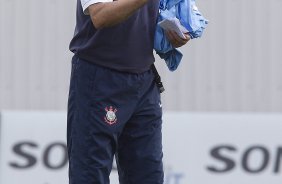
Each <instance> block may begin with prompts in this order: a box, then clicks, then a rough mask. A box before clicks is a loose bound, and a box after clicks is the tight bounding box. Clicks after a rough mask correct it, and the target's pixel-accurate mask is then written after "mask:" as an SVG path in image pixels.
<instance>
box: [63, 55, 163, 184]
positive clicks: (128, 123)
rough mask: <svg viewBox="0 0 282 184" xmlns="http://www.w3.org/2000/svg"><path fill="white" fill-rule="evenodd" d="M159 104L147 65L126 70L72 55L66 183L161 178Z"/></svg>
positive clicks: (144, 183)
mask: <svg viewBox="0 0 282 184" xmlns="http://www.w3.org/2000/svg"><path fill="white" fill-rule="evenodd" d="M161 127H162V108H161V102H160V93H159V90H158V88H157V86H156V84H155V82H154V74H153V72H152V71H151V70H149V71H146V72H144V73H141V74H132V73H124V72H119V71H115V70H111V69H108V68H104V67H100V66H97V65H95V64H92V63H89V62H87V61H84V60H82V59H80V58H78V57H77V56H74V57H73V59H72V73H71V82H70V90H69V101H68V128H67V146H68V155H69V183H70V184H109V175H110V172H111V169H112V162H113V157H114V155H115V156H116V161H117V167H118V173H119V181H120V184H163V164H162V157H163V153H162V134H161Z"/></svg>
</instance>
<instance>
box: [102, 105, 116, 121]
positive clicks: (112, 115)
mask: <svg viewBox="0 0 282 184" xmlns="http://www.w3.org/2000/svg"><path fill="white" fill-rule="evenodd" d="M105 111H106V116H105V117H104V120H105V122H106V123H108V124H109V125H112V124H115V123H116V122H117V116H116V112H117V109H116V108H113V107H112V106H110V107H109V108H108V107H106V108H105Z"/></svg>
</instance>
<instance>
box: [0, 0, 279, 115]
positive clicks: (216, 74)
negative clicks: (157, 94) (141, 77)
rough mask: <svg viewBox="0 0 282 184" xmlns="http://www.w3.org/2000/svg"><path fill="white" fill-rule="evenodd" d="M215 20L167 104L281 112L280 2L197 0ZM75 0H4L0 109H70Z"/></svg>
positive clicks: (167, 79)
mask: <svg viewBox="0 0 282 184" xmlns="http://www.w3.org/2000/svg"><path fill="white" fill-rule="evenodd" d="M197 2H198V6H199V9H200V10H201V11H202V13H203V14H204V15H205V16H206V17H207V18H208V19H209V20H210V24H209V26H208V28H207V30H206V32H205V34H204V36H203V38H201V39H199V40H193V41H191V43H189V44H188V45H187V46H185V47H184V48H183V49H182V50H183V52H184V55H185V56H184V59H183V61H182V63H181V65H180V68H179V69H178V71H176V72H174V73H171V72H169V71H168V70H167V68H166V66H165V65H164V63H163V62H162V61H160V60H159V59H157V63H158V64H157V65H158V68H160V73H162V78H163V80H164V83H165V87H166V92H165V94H164V95H163V101H164V107H165V108H166V109H167V110H189V111H265V112H275V111H279V112H282V72H281V69H282V59H281V58H282V52H281V46H282V44H281V43H282V35H281V32H282V24H281V17H282V11H281V9H282V1H281V0H268V1H267V2H266V1H264V0H236V1H235V0H198V1H197ZM75 5H76V2H75V0H69V1H67V0H41V1H37V0H25V1H21V0H0V109H57V110H59V109H66V101H67V90H68V83H69V82H68V80H69V79H68V78H69V72H70V58H71V53H70V52H69V51H68V43H69V41H70V39H71V37H72V34H73V30H74V24H75Z"/></svg>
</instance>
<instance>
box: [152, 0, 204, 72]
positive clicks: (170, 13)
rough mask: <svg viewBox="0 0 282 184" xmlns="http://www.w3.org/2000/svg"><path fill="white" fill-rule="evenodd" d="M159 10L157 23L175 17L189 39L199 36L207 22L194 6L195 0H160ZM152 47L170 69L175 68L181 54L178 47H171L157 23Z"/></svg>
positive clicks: (173, 69)
mask: <svg viewBox="0 0 282 184" xmlns="http://www.w3.org/2000/svg"><path fill="white" fill-rule="evenodd" d="M159 11H160V12H159V17H158V23H159V22H161V21H162V20H165V19H170V18H174V17H176V18H178V19H179V21H180V23H181V24H182V25H183V26H184V27H185V28H186V29H187V30H188V31H189V32H188V34H189V35H190V37H191V39H194V38H198V37H201V36H202V34H203V31H204V29H205V28H206V26H207V24H208V21H207V20H206V19H205V18H204V17H203V16H202V14H201V13H200V12H199V10H198V8H197V7H196V4H195V0H161V1H160V7H159ZM154 49H155V51H156V52H157V54H158V55H159V56H160V57H161V58H162V59H164V60H165V62H166V64H167V66H168V68H169V70H170V71H175V70H176V69H177V67H178V65H179V63H180V61H181V59H182V56H183V55H182V53H181V52H180V50H179V49H176V48H173V47H172V45H171V43H170V42H169V40H168V39H167V37H166V35H165V33H164V30H163V29H162V28H161V27H160V26H159V25H157V28H156V33H155V40H154Z"/></svg>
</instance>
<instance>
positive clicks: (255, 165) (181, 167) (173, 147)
mask: <svg viewBox="0 0 282 184" xmlns="http://www.w3.org/2000/svg"><path fill="white" fill-rule="evenodd" d="M164 114H165V115H164V118H163V120H164V123H163V147H164V168H165V183H164V184H187V183H195V184H201V183H214V184H226V183H228V184H238V183H240V184H266V183H271V184H280V183H281V182H282V133H281V132H282V115H279V114H237V113H236V114H220V113H219V114H215V113H172V112H170V113H164ZM0 123H1V124H0V164H1V165H0V184H19V183H22V184H64V183H65V184H66V183H68V174H67V168H68V162H67V150H66V113H65V112H2V113H1V119H0ZM111 184H118V175H117V171H116V166H115V164H114V167H113V172H112V175H111Z"/></svg>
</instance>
